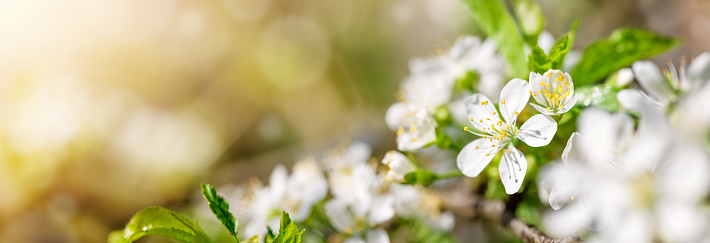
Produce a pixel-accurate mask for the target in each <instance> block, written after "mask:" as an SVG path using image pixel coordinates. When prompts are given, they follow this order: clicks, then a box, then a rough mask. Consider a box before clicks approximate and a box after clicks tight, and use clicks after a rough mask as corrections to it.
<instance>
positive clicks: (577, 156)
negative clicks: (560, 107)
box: [562, 132, 587, 165]
mask: <svg viewBox="0 0 710 243" xmlns="http://www.w3.org/2000/svg"><path fill="white" fill-rule="evenodd" d="M580 137H581V135H580V134H579V133H578V132H573V133H572V136H570V137H569V139H568V140H567V145H566V146H565V149H564V150H563V151H562V163H564V164H565V165H568V164H570V163H574V164H584V163H585V162H586V160H587V159H586V157H585V155H584V154H583V152H582V150H581V149H580V148H579V147H581V146H582V144H581V141H580V140H581V138H580Z"/></svg>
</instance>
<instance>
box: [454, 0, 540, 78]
mask: <svg viewBox="0 0 710 243" xmlns="http://www.w3.org/2000/svg"><path fill="white" fill-rule="evenodd" d="M466 3H468V6H469V8H470V9H471V11H472V12H473V18H474V20H476V23H477V24H478V26H479V27H480V28H481V30H483V32H484V33H485V34H486V35H487V36H488V38H493V39H494V40H496V42H497V44H498V51H499V52H500V53H501V54H503V56H504V57H505V59H506V60H507V61H508V64H509V65H510V67H512V69H513V76H514V77H516V78H524V77H527V75H528V73H527V66H526V65H525V64H526V61H525V53H524V51H523V37H522V35H521V34H520V31H518V27H517V25H516V24H515V20H514V19H513V17H512V16H511V14H510V12H508V10H507V9H506V7H505V5H504V4H503V3H502V2H501V1H500V0H466Z"/></svg>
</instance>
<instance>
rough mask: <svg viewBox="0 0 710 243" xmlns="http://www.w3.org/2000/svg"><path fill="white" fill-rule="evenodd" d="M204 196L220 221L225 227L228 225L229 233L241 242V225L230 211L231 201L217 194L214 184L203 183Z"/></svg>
mask: <svg viewBox="0 0 710 243" xmlns="http://www.w3.org/2000/svg"><path fill="white" fill-rule="evenodd" d="M202 196H203V197H204V198H205V199H207V203H208V205H209V207H210V210H212V213H214V215H215V216H217V219H218V220H219V222H221V223H222V225H224V227H227V230H229V234H230V235H233V236H234V239H235V240H236V241H237V242H239V239H238V238H237V232H238V230H239V229H238V227H239V225H238V223H237V220H236V219H235V218H234V215H232V213H230V212H229V203H227V201H225V200H224V198H223V197H221V196H219V195H217V191H215V189H214V186H212V185H210V184H202Z"/></svg>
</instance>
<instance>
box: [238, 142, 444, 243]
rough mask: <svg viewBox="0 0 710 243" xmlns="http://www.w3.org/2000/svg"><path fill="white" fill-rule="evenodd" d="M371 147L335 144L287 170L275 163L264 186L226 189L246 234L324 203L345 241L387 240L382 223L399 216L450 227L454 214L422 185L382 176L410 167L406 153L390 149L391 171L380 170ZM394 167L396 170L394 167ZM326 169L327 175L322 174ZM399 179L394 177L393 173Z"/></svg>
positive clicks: (264, 229) (297, 216) (298, 217)
mask: <svg viewBox="0 0 710 243" xmlns="http://www.w3.org/2000/svg"><path fill="white" fill-rule="evenodd" d="M371 153H372V149H371V147H370V146H369V145H368V144H366V143H363V142H353V143H351V144H344V145H342V146H338V147H336V148H334V149H333V150H330V151H328V152H326V153H325V155H324V156H323V159H322V162H321V163H320V164H319V163H318V162H316V160H315V159H313V158H309V159H305V160H303V161H300V162H298V163H296V164H295V165H294V167H293V172H292V173H291V175H289V174H288V172H287V169H286V168H285V167H284V166H282V165H279V166H277V167H276V168H274V171H273V172H272V174H271V178H270V181H269V185H268V186H264V185H261V183H259V182H257V181H252V182H250V183H249V185H248V187H249V188H248V189H246V190H245V189H244V187H237V189H232V190H227V191H224V192H225V195H227V197H226V198H227V199H228V200H229V201H231V203H232V204H233V205H236V206H235V207H234V208H233V209H232V211H234V212H233V213H234V214H235V215H236V217H237V219H238V220H239V222H240V225H241V226H240V227H241V228H242V229H243V230H242V231H241V232H242V233H243V234H244V235H245V236H254V235H258V236H259V238H260V239H261V238H263V237H264V235H265V234H266V233H267V227H266V226H268V227H270V228H271V229H278V227H279V219H280V213H281V211H282V210H283V211H286V212H287V213H289V214H290V216H291V219H292V220H293V221H295V222H297V223H300V222H304V221H306V220H307V219H308V218H309V217H313V216H312V214H311V212H312V211H313V209H314V207H322V209H321V210H322V211H323V212H324V213H325V215H324V216H325V217H327V220H328V221H329V222H330V225H332V227H333V229H332V230H334V231H335V232H338V233H340V234H341V235H342V236H343V239H342V240H343V242H349V243H352V242H370V243H387V242H389V236H388V234H387V232H386V231H385V230H384V229H383V228H382V227H381V224H383V223H385V222H387V221H389V220H392V219H393V218H395V217H396V216H397V217H400V218H405V219H414V220H421V221H422V222H426V223H427V225H429V227H430V228H431V229H434V230H439V231H441V232H447V231H450V230H452V229H453V224H454V218H453V214H452V213H451V212H448V211H442V199H441V198H440V197H439V196H438V194H436V193H435V192H433V191H430V190H428V189H425V188H423V187H415V186H404V185H398V184H391V183H390V182H388V180H387V179H385V178H386V177H389V178H393V179H395V178H399V179H400V181H401V179H402V178H401V177H402V176H401V175H399V174H398V173H405V174H406V173H407V171H408V170H410V169H408V168H411V170H413V168H414V165H413V164H412V162H411V161H410V160H409V158H407V157H406V156H405V155H403V154H401V153H399V152H396V151H390V152H388V153H387V154H386V155H385V158H384V159H383V163H384V164H385V165H387V167H389V168H390V171H389V172H387V171H386V170H382V171H381V172H378V170H377V169H376V168H377V166H376V164H373V163H370V161H371ZM395 171H396V172H395ZM326 175H327V176H326ZM395 180H397V179H395Z"/></svg>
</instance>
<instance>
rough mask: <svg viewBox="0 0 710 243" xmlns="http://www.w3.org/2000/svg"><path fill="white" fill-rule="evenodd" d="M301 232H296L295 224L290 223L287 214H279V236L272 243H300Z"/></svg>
mask: <svg viewBox="0 0 710 243" xmlns="http://www.w3.org/2000/svg"><path fill="white" fill-rule="evenodd" d="M302 234H303V231H298V228H296V223H294V222H293V221H291V218H289V217H288V213H286V212H281V224H280V227H279V235H278V236H276V238H275V239H274V243H300V242H301V235H302Z"/></svg>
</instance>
